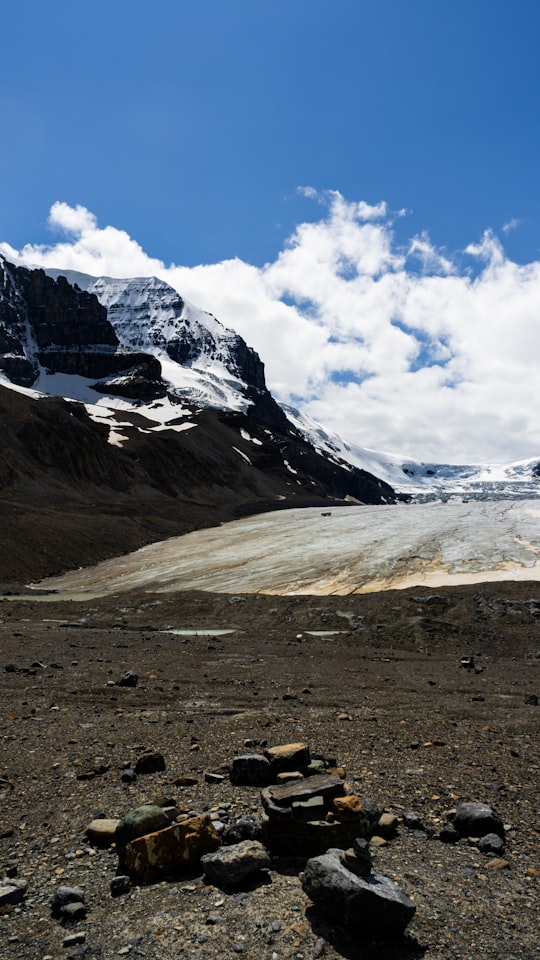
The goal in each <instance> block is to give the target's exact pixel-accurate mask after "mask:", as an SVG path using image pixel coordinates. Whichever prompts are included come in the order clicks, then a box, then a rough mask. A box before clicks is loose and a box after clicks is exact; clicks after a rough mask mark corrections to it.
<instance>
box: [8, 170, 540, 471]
mask: <svg viewBox="0 0 540 960" xmlns="http://www.w3.org/2000/svg"><path fill="white" fill-rule="evenodd" d="M301 192H302V193H303V194H304V196H306V197H308V198H309V199H311V200H313V201H315V202H316V203H318V204H319V205H320V211H321V215H320V217H319V219H318V220H316V221H314V222H310V223H301V224H299V225H298V226H297V227H296V229H295V230H294V232H293V233H292V235H291V236H290V237H289V239H288V241H287V243H286V244H285V246H284V248H283V249H282V250H281V251H280V252H279V253H278V255H277V256H276V258H275V260H273V261H272V262H270V263H267V264H266V265H265V266H264V267H255V266H253V265H251V264H249V263H246V262H244V261H242V260H239V259H234V260H225V261H222V262H220V263H215V264H201V265H198V266H195V267H186V266H182V265H176V264H169V265H166V264H165V263H163V262H162V261H160V260H157V259H154V258H152V257H151V256H149V255H148V254H147V253H146V252H145V250H144V249H143V248H142V247H141V246H140V244H139V243H137V242H136V241H135V240H134V239H133V238H131V237H130V236H129V235H128V234H127V233H125V232H124V231H122V230H119V229H117V228H116V227H113V226H106V227H104V228H102V227H100V226H99V225H98V223H97V221H96V218H95V216H94V215H93V214H92V213H91V212H90V211H88V210H87V209H85V208H84V207H81V206H77V207H70V206H69V205H68V204H66V203H60V202H58V203H55V204H54V205H53V207H52V208H51V211H50V226H51V229H52V230H54V231H57V232H60V233H61V234H62V236H61V237H60V239H59V240H58V242H55V243H52V244H50V245H48V246H44V245H33V244H27V245H26V246H25V247H24V248H23V249H22V250H14V248H13V247H11V246H10V245H9V244H8V243H4V244H0V250H2V252H4V253H5V255H6V256H8V257H10V256H11V257H15V258H17V259H18V260H20V261H22V262H24V263H27V264H30V265H42V266H45V267H47V266H50V267H59V268H64V269H73V270H79V271H82V272H85V273H90V274H92V275H94V276H98V275H102V274H105V275H108V276H116V277H131V276H145V275H151V274H154V275H156V276H158V277H160V278H162V279H163V280H165V281H167V282H168V283H170V284H171V286H173V287H174V288H175V289H177V290H178V291H179V292H180V293H181V294H182V296H184V297H186V298H187V299H189V300H191V301H192V302H194V303H196V304H197V305H198V306H200V307H202V308H203V309H206V310H208V311H210V312H212V313H213V314H215V315H216V316H217V317H218V318H219V319H220V320H221V321H222V322H223V323H224V324H225V325H226V326H228V327H231V328H233V329H234V330H236V331H237V332H238V333H240V334H241V335H242V336H243V337H244V338H245V340H246V341H247V342H248V343H249V344H250V345H251V346H253V347H255V349H256V350H257V351H258V352H259V354H260V355H261V357H262V359H263V360H264V362H265V365H266V373H267V381H268V385H269V387H270V388H271V390H272V391H273V392H274V394H275V395H276V396H277V397H278V399H281V400H283V401H286V402H291V403H293V404H294V405H296V406H298V407H300V408H302V409H304V410H305V411H306V413H308V414H309V415H310V416H312V417H314V418H315V419H318V420H319V421H320V422H322V423H323V424H324V425H325V426H327V427H329V428H330V429H332V430H334V431H336V432H337V433H340V434H341V435H342V436H343V437H344V438H345V439H347V440H350V441H353V442H355V443H358V444H360V445H362V446H366V447H370V448H372V449H379V450H389V451H393V452H399V453H402V454H404V455H409V456H416V457H419V458H422V459H425V460H433V461H443V462H454V463H459V462H461V463H464V462H479V461H483V460H500V461H504V460H511V459H519V458H526V457H532V456H536V455H540V428H539V426H538V421H537V417H536V396H537V367H538V356H539V355H540V324H539V322H538V303H540V262H532V263H529V264H524V265H519V264H516V263H514V262H512V261H511V260H510V259H509V258H508V256H507V255H506V253H505V250H504V247H503V245H502V243H501V242H500V240H499V238H498V237H497V236H495V234H494V233H493V232H492V231H490V230H486V232H485V233H484V235H483V236H482V237H481V238H480V240H479V241H477V242H474V243H471V244H469V246H468V247H467V248H466V250H465V251H463V252H461V254H460V255H459V256H456V257H453V256H451V255H449V254H448V252H447V251H445V250H441V249H438V248H436V247H435V246H434V245H433V244H432V242H431V240H430V238H429V235H428V234H427V232H425V233H421V234H419V235H416V236H414V237H412V238H411V239H410V241H409V242H408V243H406V244H401V245H398V244H397V242H396V240H395V237H394V232H393V225H394V222H395V219H396V217H398V216H403V215H404V211H399V212H392V211H390V210H389V209H388V207H387V205H386V203H384V202H381V203H378V204H375V205H370V204H368V203H365V202H364V201H360V202H350V201H348V200H346V199H345V198H344V197H343V196H342V195H341V194H340V193H338V192H337V191H329V192H326V193H324V194H319V193H317V192H316V191H315V190H313V189H312V188H302V191H301ZM512 226H514V225H512Z"/></svg>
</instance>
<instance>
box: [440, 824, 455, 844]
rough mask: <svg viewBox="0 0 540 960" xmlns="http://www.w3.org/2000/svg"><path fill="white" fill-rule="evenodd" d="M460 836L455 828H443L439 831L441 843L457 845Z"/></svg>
mask: <svg viewBox="0 0 540 960" xmlns="http://www.w3.org/2000/svg"><path fill="white" fill-rule="evenodd" d="M459 837H460V834H459V833H458V832H457V830H454V828H453V827H443V828H442V830H440V831H439V840H440V841H441V843H457V842H458V840H459Z"/></svg>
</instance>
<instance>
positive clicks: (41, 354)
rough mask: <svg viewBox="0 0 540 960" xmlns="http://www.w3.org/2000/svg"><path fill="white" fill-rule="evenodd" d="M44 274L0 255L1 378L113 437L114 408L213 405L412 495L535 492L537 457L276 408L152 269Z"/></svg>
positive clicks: (261, 380) (165, 423)
mask: <svg viewBox="0 0 540 960" xmlns="http://www.w3.org/2000/svg"><path fill="white" fill-rule="evenodd" d="M2 263H4V267H2ZM13 271H16V273H17V277H18V280H17V282H15V279H14V278H15V274H14V272H13ZM47 275H48V277H49V278H52V279H53V280H54V283H53V284H51V282H50V280H49V282H48V283H45V274H44V273H43V271H39V270H37V271H25V270H22V269H21V268H15V267H13V268H11V269H10V268H9V266H8V265H7V264H6V263H5V261H3V259H2V258H1V257H0V278H1V277H3V281H2V284H1V285H0V300H1V301H2V303H3V317H4V319H3V322H2V317H1V315H0V377H1V374H2V370H3V371H4V375H5V377H6V382H7V383H9V384H10V385H18V387H19V388H21V387H31V388H32V389H33V390H35V391H38V392H39V393H41V394H43V393H44V394H48V395H53V396H64V397H69V398H71V399H75V400H80V401H82V402H83V403H85V405H86V408H87V410H88V411H89V413H90V415H91V417H92V418H93V419H94V420H95V421H96V422H98V423H109V424H110V426H111V431H110V436H111V438H112V439H114V438H116V441H117V442H122V436H123V434H122V428H121V423H122V411H123V412H124V414H125V416H126V418H127V419H129V418H130V416H131V415H132V413H133V411H134V409H136V410H137V413H138V414H139V415H140V416H144V417H145V418H147V421H148V422H147V424H146V426H145V429H148V430H150V431H154V432H155V431H158V430H176V431H182V430H185V429H188V428H190V425H191V421H190V417H191V415H192V413H193V411H194V410H202V409H207V408H212V409H216V410H222V411H224V412H225V411H226V412H229V413H236V414H243V415H245V416H249V418H250V421H251V426H250V427H249V429H248V428H247V427H246V429H248V433H249V432H250V431H251V433H252V432H253V430H252V427H253V423H255V422H256V423H257V424H258V425H259V427H261V426H262V427H264V428H265V429H266V430H268V431H270V434H272V432H274V434H275V435H276V436H277V435H278V434H279V435H282V436H283V435H284V436H287V437H288V438H289V440H291V438H292V437H293V436H296V438H297V439H298V438H300V437H301V438H303V439H304V441H305V442H307V443H308V444H309V445H310V446H312V447H313V448H314V449H315V451H317V452H318V453H319V454H320V455H321V456H322V457H323V459H324V461H325V462H326V464H327V465H333V466H334V467H335V468H336V470H339V471H340V472H343V471H345V472H347V471H352V472H353V473H354V470H355V469H356V470H359V471H362V472H365V473H367V474H370V475H372V476H374V477H377V478H379V479H380V480H381V481H382V482H384V484H385V485H388V486H389V487H392V488H393V489H394V490H396V491H398V492H399V493H401V494H402V495H404V496H407V497H413V498H414V499H420V500H421V499H446V498H448V497H449V496H460V497H467V498H481V499H493V498H500V497H524V496H525V497H530V496H538V495H539V494H540V482H539V481H540V461H539V460H537V459H531V460H527V461H522V462H518V463H511V464H481V465H474V464H465V465H455V464H437V463H425V462H422V461H419V460H415V459H412V458H408V457H407V458H404V457H402V456H400V455H399V454H389V453H381V452H377V451H374V450H368V449H366V448H363V447H360V446H358V445H355V444H351V443H348V442H347V441H346V440H343V439H342V438H341V437H339V436H337V435H335V434H331V433H330V432H329V431H327V430H326V429H325V428H324V427H322V426H321V425H320V424H317V423H315V422H314V421H313V420H311V419H309V418H308V417H307V416H306V415H305V414H303V413H302V412H300V411H298V410H295V409H294V408H292V407H289V406H286V405H284V404H282V405H278V404H277V403H276V401H275V400H274V399H273V398H272V396H271V395H270V393H269V392H268V390H267V388H266V384H265V377H264V366H263V363H262V362H261V360H260V358H259V356H258V355H257V354H256V353H255V351H254V350H253V349H251V348H250V347H248V346H247V345H246V343H245V342H244V340H243V339H242V338H241V337H240V336H238V334H236V333H235V332H234V331H232V330H228V329H226V328H225V327H223V325H222V324H221V323H219V321H218V320H217V319H216V318H215V317H214V316H212V315H211V314H209V313H207V312H205V311H202V310H200V309H199V308H197V307H196V306H194V305H193V304H190V303H189V302H188V301H186V300H184V299H183V298H182V297H181V296H180V295H179V294H178V293H177V291H176V290H174V289H173V288H172V287H170V286H169V285H168V284H167V283H165V282H164V281H162V280H159V279H157V278H156V277H141V278H134V279H114V278H111V277H91V276H88V275H86V274H82V273H78V272H75V271H61V270H51V269H49V270H48V271H47ZM39 278H41V279H39ZM67 290H70V291H73V296H74V297H75V302H76V307H75V308H74V306H73V303H71V301H70V306H69V309H67V308H66V303H67V300H66V296H67ZM68 299H69V297H68ZM74 309H76V311H78V313H77V320H76V322H74V315H73V310H74ZM10 310H11V314H10V313H9V311H10ZM70 311H71V313H70ZM45 314H46V315H47V321H46V322H45V319H44V317H45ZM29 316H32V318H33V319H32V322H31V323H30V322H29V320H28V317H29ZM21 317H23V318H24V320H21ZM51 319H52V322H51ZM124 425H125V424H124ZM285 461H286V458H284V459H283V463H285ZM287 463H288V464H289V467H290V466H291V464H290V462H289V461H287ZM292 469H295V468H294V467H292ZM342 489H344V488H343V485H342ZM384 495H385V496H386V497H388V490H387V491H386V492H385V494H384Z"/></svg>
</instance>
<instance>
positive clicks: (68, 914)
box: [58, 903, 88, 923]
mask: <svg viewBox="0 0 540 960" xmlns="http://www.w3.org/2000/svg"><path fill="white" fill-rule="evenodd" d="M58 913H59V919H60V920H61V921H62V923H77V921H78V920H84V918H85V917H86V914H87V913H88V910H87V908H86V906H85V904H84V903H66V904H65V906H63V907H60V910H59V911H58Z"/></svg>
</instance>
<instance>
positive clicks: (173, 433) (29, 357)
mask: <svg viewBox="0 0 540 960" xmlns="http://www.w3.org/2000/svg"><path fill="white" fill-rule="evenodd" d="M56 273H57V275H56V276H49V275H47V274H46V273H45V272H44V271H43V270H39V269H37V270H29V269H27V268H25V267H18V266H15V265H13V264H9V263H8V262H6V261H5V259H3V258H2V257H0V506H2V504H4V505H5V503H6V502H8V501H9V502H10V503H15V502H16V503H17V511H16V512H13V511H11V515H12V519H13V526H12V537H11V539H10V540H9V543H7V545H6V544H5V550H4V556H5V560H6V574H5V575H6V576H8V575H11V572H10V571H12V567H13V562H12V561H13V556H14V551H15V549H16V546H17V544H18V542H19V541H20V538H21V532H20V524H21V521H20V520H17V517H19V518H20V517H22V516H25V517H29V516H32V517H33V518H34V519H33V523H32V525H31V528H30V533H28V532H27V533H25V536H26V537H27V538H28V537H30V538H31V539H35V540H36V541H38V543H37V544H36V545H37V546H38V552H37V553H35V556H36V557H38V558H39V556H40V555H41V554H46V553H47V551H48V549H49V548H50V546H51V544H53V543H54V544H55V546H54V550H55V563H56V564H58V565H59V566H61V565H62V564H63V563H68V561H69V562H72V561H73V560H74V559H75V558H76V559H75V562H76V563H80V562H82V561H81V559H79V550H78V549H75V544H74V543H71V542H70V541H71V539H72V538H71V533H72V532H76V534H77V536H79V535H80V531H81V530H83V529H88V530H89V531H90V532H89V534H88V538H87V542H88V549H87V548H86V547H85V550H87V552H86V553H85V554H84V556H85V558H87V559H91V558H95V557H98V556H99V555H100V553H101V554H102V555H105V554H106V553H107V554H108V553H110V552H111V551H114V552H116V553H118V552H121V551H122V549H132V547H133V545H134V544H136V545H141V543H143V542H148V540H151V539H163V538H166V537H167V536H172V535H175V534H178V533H183V532H185V531H186V530H187V529H193V528H194V527H200V526H208V525H212V524H216V523H219V522H220V521H221V520H225V519H232V518H234V517H235V516H238V515H245V514H249V513H257V512H263V511H265V510H270V509H271V510H275V509H279V508H282V507H285V506H293V505H294V506H308V505H311V506H319V505H321V506H327V505H329V504H332V503H334V504H337V503H345V502H349V501H351V500H352V501H355V502H360V503H388V502H394V501H395V499H396V497H395V493H394V491H393V490H392V488H391V487H390V486H389V485H388V484H386V483H385V482H384V481H382V480H380V479H379V478H377V477H374V476H372V475H371V474H368V473H367V472H366V471H364V470H363V469H359V468H356V467H354V466H353V465H351V464H349V463H346V462H345V461H343V462H341V463H340V462H338V459H337V458H336V457H334V456H333V457H328V456H327V455H326V454H325V453H324V451H318V450H316V449H315V448H314V447H313V445H312V444H311V443H310V442H309V440H307V439H306V438H305V437H304V436H303V435H302V434H301V433H299V431H298V430H297V429H296V427H295V426H294V424H292V423H291V422H290V420H288V419H287V416H286V415H285V413H284V411H283V410H282V408H281V407H280V406H279V404H278V403H277V402H276V401H275V400H274V398H273V397H272V395H271V394H270V392H269V391H268V389H267V387H266V384H265V379H264V367H263V364H262V362H261V360H260V359H259V357H258V356H257V354H256V353H255V352H254V351H253V350H251V349H250V348H249V347H248V346H247V345H246V344H245V343H244V341H243V340H242V338H241V337H239V336H237V334H235V333H234V332H233V331H230V330H226V329H225V328H224V327H222V326H221V324H220V323H219V322H218V321H217V320H216V319H215V318H214V317H212V316H210V315H209V314H207V313H204V312H203V311H201V310H198V309H197V308H196V307H193V306H191V305H190V304H187V303H186V302H185V301H184V300H183V299H182V298H181V297H179V296H178V294H177V293H176V292H175V291H174V290H172V289H171V287H169V286H168V285H167V284H165V283H163V282H161V281H160V280H156V279H155V278H148V279H147V278H144V279H134V280H113V279H109V278H106V277H103V278H94V277H86V276H82V275H81V274H77V275H73V274H71V275H70V276H69V281H71V282H69V281H68V278H66V276H65V275H64V274H63V273H62V274H61V273H60V272H59V271H57V272H56ZM98 295H99V298H100V299H98ZM98 487H99V495H98V496H96V488H98ZM105 494H106V495H105ZM51 503H52V504H53V508H52V509H51V510H49V508H48V507H46V505H47V504H49V505H50V504H51ZM70 504H71V506H69V505H70ZM134 504H137V506H136V507H135V506H134ZM105 508H106V509H105ZM9 510H11V508H9ZM9 510H8V512H9ZM70 510H71V511H72V515H73V518H76V519H72V521H70V522H69V525H68V530H69V535H68V536H67V537H66V536H65V535H62V536H59V534H58V531H59V530H60V529H62V525H63V524H65V523H66V522H67V521H66V517H67V516H68V515H69V511H70ZM103 511H105V513H104V512H103ZM134 512H135V514H136V517H137V520H136V522H135V524H134V523H133V514H134ZM4 513H5V511H4ZM111 516H114V517H117V518H121V519H122V520H123V521H126V520H129V523H126V522H120V523H118V524H114V525H111V521H110V517H111ZM4 519H5V517H4ZM113 526H114V532H113ZM109 527H110V529H111V537H110V540H109V542H108V543H105V538H104V533H103V531H104V529H106V528H107V529H108V528H109ZM6 529H7V527H6V525H5V523H4V540H5V532H6ZM40 529H41V530H42V533H41V534H39V530H40ZM10 536H11V535H10ZM0 545H1V544H0ZM0 552H1V551H0ZM1 569H2V565H1V562H0V571H1ZM1 575H2V574H1V572H0V576H1Z"/></svg>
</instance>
